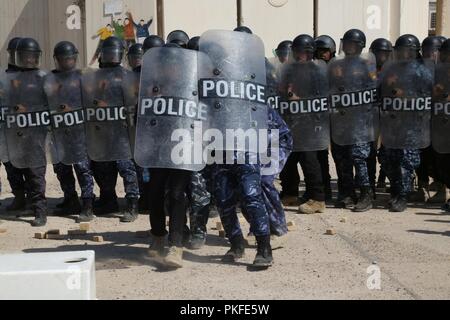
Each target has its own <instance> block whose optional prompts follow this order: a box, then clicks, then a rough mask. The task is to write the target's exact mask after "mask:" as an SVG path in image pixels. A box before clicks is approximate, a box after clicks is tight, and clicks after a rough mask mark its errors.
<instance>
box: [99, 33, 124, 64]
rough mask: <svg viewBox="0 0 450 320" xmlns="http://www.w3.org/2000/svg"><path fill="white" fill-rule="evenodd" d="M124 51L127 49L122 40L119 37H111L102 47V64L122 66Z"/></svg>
mask: <svg viewBox="0 0 450 320" xmlns="http://www.w3.org/2000/svg"><path fill="white" fill-rule="evenodd" d="M124 51H125V47H124V44H123V41H122V40H120V39H119V38H117V37H109V38H108V39H106V40H105V41H104V42H103V45H102V49H101V56H100V58H101V61H102V64H104V65H108V64H120V63H121V62H122V59H123V54H124Z"/></svg>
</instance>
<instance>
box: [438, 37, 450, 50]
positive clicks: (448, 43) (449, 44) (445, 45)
mask: <svg viewBox="0 0 450 320" xmlns="http://www.w3.org/2000/svg"><path fill="white" fill-rule="evenodd" d="M439 51H440V52H450V39H447V40H445V42H444V43H443V44H442V46H441V48H440V49H439Z"/></svg>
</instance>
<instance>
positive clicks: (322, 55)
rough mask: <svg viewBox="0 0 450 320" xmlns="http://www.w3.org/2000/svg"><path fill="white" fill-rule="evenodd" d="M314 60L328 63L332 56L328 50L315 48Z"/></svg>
mask: <svg viewBox="0 0 450 320" xmlns="http://www.w3.org/2000/svg"><path fill="white" fill-rule="evenodd" d="M316 58H317V59H320V60H323V61H325V62H329V61H330V60H331V59H333V54H332V53H331V50H330V49H327V48H317V50H316Z"/></svg>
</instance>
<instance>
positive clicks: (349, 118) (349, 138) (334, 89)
mask: <svg viewBox="0 0 450 320" xmlns="http://www.w3.org/2000/svg"><path fill="white" fill-rule="evenodd" d="M328 79H329V85H330V108H331V109H330V110H331V136H332V140H333V141H334V143H336V144H338V145H341V146H347V145H354V144H360V143H367V142H373V141H375V140H376V139H377V138H378V137H377V135H376V131H377V128H376V124H377V119H378V116H379V109H378V104H377V81H376V62H375V56H374V55H373V54H372V53H369V54H364V55H358V56H339V57H336V58H335V59H333V60H332V61H331V62H330V64H329V66H328Z"/></svg>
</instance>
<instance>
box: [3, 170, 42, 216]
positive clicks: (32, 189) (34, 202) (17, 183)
mask: <svg viewBox="0 0 450 320" xmlns="http://www.w3.org/2000/svg"><path fill="white" fill-rule="evenodd" d="M5 167H6V163H5ZM7 167H8V168H9V169H8V170H11V171H10V173H11V172H13V173H14V177H15V179H11V180H10V176H9V175H8V180H9V182H10V183H11V189H12V190H13V193H14V195H17V194H20V193H23V194H25V190H26V189H27V190H26V191H27V194H28V197H29V198H30V199H31V208H32V210H33V211H34V212H35V213H42V212H44V213H46V212H47V199H46V198H45V186H46V183H45V172H46V170H47V167H46V166H44V167H39V168H33V169H18V168H16V167H14V166H13V165H12V164H11V163H8V166H7ZM17 177H21V179H16V178H17ZM22 177H23V178H22Z"/></svg>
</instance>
